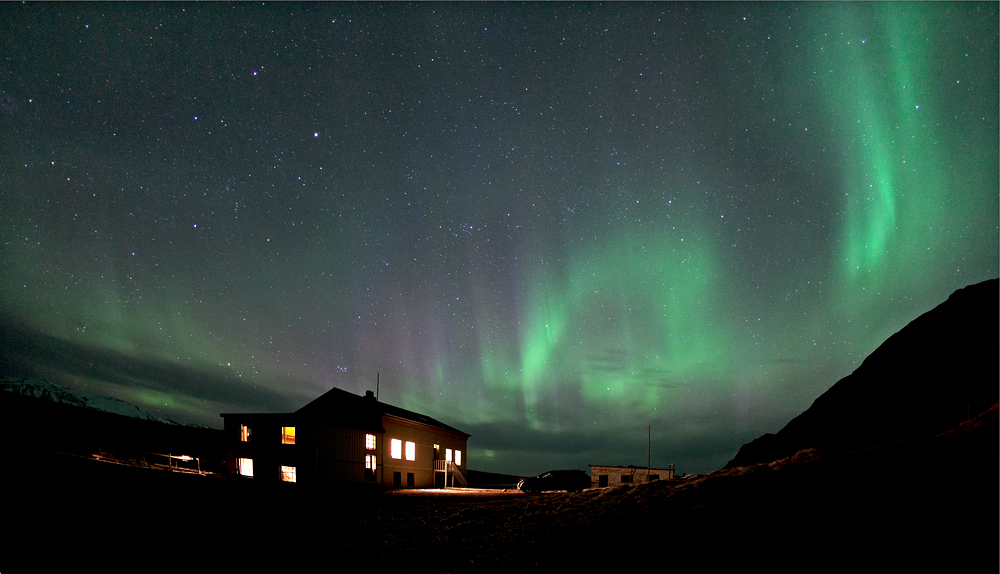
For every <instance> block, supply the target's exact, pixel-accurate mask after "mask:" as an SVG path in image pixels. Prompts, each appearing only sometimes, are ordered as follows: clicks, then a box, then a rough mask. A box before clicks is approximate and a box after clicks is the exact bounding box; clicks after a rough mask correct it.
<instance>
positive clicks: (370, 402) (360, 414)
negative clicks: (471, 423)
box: [295, 388, 470, 438]
mask: <svg viewBox="0 0 1000 574" xmlns="http://www.w3.org/2000/svg"><path fill="white" fill-rule="evenodd" d="M295 415H296V416H305V417H309V418H313V417H322V418H327V417H330V416H334V417H337V418H341V419H343V418H348V419H353V420H355V421H358V422H364V421H368V422H370V423H371V422H375V421H378V425H379V426H381V422H382V421H381V418H382V416H383V415H388V416H392V417H396V418H399V419H403V420H407V421H410V422H415V423H420V424H424V425H427V426H431V427H435V428H439V429H441V430H445V431H448V432H452V433H455V434H459V435H462V436H464V437H465V438H469V436H470V435H469V434H468V433H466V432H462V431H460V430H458V429H457V428H455V427H453V426H449V425H446V424H444V423H443V422H441V421H439V420H437V419H434V418H431V417H429V416H427V415H422V414H420V413H415V412H413V411H408V410H406V409H401V408H399V407H394V406H392V405H390V404H386V403H383V402H380V401H377V400H376V399H375V395H373V394H372V392H371V391H368V394H367V395H366V396H363V397H361V396H358V395H355V394H354V393H349V392H347V391H344V390H341V389H337V388H333V389H330V390H329V391H327V392H326V393H323V394H322V395H320V396H319V397H317V398H316V399H315V400H313V401H312V402H311V403H309V404H307V405H306V406H304V407H302V408H301V409H299V410H297V411H295Z"/></svg>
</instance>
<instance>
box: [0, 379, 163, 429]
mask: <svg viewBox="0 0 1000 574" xmlns="http://www.w3.org/2000/svg"><path fill="white" fill-rule="evenodd" d="M0 390H3V391H7V392H10V393H17V394H19V395H25V396H29V397H35V398H37V399H45V400H49V401H54V402H57V403H63V404H67V405H73V406H76V407H84V408H88V409H95V410H98V411H103V412H106V413H112V414H116V415H123V416H126V417H132V418H136V419H142V420H147V421H155V422H159V423H164V424H169V425H175V424H177V423H175V422H173V421H171V420H168V419H163V418H160V417H158V416H156V415H154V414H152V413H149V412H147V411H144V410H143V409H140V408H139V407H137V406H135V405H133V404H131V403H127V402H125V401H123V400H121V399H116V398H113V397H90V396H86V395H81V394H79V393H75V392H73V391H71V390H69V389H67V388H66V387H63V386H61V385H59V384H56V383H52V382H49V381H46V380H45V379H38V378H30V379H20V378H15V377H0Z"/></svg>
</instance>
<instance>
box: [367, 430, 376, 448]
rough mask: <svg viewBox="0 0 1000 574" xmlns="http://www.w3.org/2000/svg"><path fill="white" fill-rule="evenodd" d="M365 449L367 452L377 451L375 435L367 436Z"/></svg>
mask: <svg viewBox="0 0 1000 574" xmlns="http://www.w3.org/2000/svg"><path fill="white" fill-rule="evenodd" d="M365 449H366V450H375V435H373V434H366V435H365Z"/></svg>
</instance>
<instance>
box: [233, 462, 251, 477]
mask: <svg viewBox="0 0 1000 574" xmlns="http://www.w3.org/2000/svg"><path fill="white" fill-rule="evenodd" d="M236 465H237V466H238V467H239V472H240V474H241V475H243V476H251V477H252V476H253V459H252V458H240V459H236Z"/></svg>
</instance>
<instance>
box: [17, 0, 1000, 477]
mask: <svg viewBox="0 0 1000 574" xmlns="http://www.w3.org/2000/svg"><path fill="white" fill-rule="evenodd" d="M998 22H1000V15H998V4H997V3H996V2H990V3H942V4H935V3H901V4H863V5H861V4H846V3H831V4H826V3H823V4H812V3H806V4H798V3H782V4H742V3H736V4H728V3H726V4H720V3H697V4H652V3H644V4H612V5H601V4H552V5H550V4H545V5H542V4H506V3H502V4H501V3H497V4H462V3H459V4H430V3H427V4H425V3H420V4H413V5H406V4H389V5H379V4H343V5H342V4H320V5H299V4H268V5H251V4H237V5H230V4H209V5H189V4H177V3H169V4H138V5H133V4H129V5H124V4H111V5H109V4H90V3H87V4H26V5H25V4H12V3H5V4H3V5H0V23H2V25H0V56H2V58H0V92H2V93H0V270H2V273H0V323H2V325H3V327H2V334H0V337H2V342H3V353H2V356H0V374H6V375H14V376H40V377H44V378H47V379H49V380H52V381H54V382H59V383H62V384H64V385H65V386H67V387H69V388H71V389H73V390H76V391H79V392H84V393H89V394H94V395H108V396H114V397H117V398H120V399H122V400H126V401H129V402H131V403H133V404H135V405H137V406H140V407H142V408H145V409H147V410H149V411H150V412H153V413H155V414H158V415H160V416H164V417H168V418H172V419H174V420H177V421H180V422H184V423H199V424H206V425H210V426H214V427H217V428H221V424H222V419H221V418H220V417H219V413H221V412H258V411H262V412H287V411H291V410H295V409H298V408H299V407H301V406H302V405H304V404H306V403H307V402H308V401H310V400H312V399H313V398H315V397H317V396H318V395H320V394H321V393H323V392H325V391H326V390H328V389H330V388H332V387H339V388H342V389H345V390H348V391H351V392H355V393H359V394H362V393H364V391H365V390H366V389H372V390H374V389H375V384H376V377H378V378H379V380H380V383H381V384H380V389H379V390H380V398H381V399H382V400H383V401H385V402H388V403H390V404H394V405H397V406H400V407H403V408H407V409H411V410H416V411H418V412H422V413H425V414H427V415H430V416H432V417H435V418H438V419H440V420H442V421H443V422H446V423H448V424H451V425H453V426H456V427H458V428H460V429H462V430H464V431H466V432H468V433H470V434H471V435H472V438H471V439H470V442H469V447H470V448H469V454H468V459H469V465H470V467H471V468H473V469H478V470H486V471H496V472H509V473H524V474H536V473H539V472H542V471H544V470H547V469H550V468H582V469H586V468H587V466H586V465H587V464H624V465H627V464H636V465H643V466H644V465H645V464H646V447H647V444H646V443H647V429H646V428H644V426H643V425H651V430H650V431H649V432H650V434H649V438H650V440H651V445H652V447H651V451H652V452H651V459H652V464H653V465H654V466H656V465H666V464H670V463H674V464H676V465H677V470H678V472H682V473H683V472H686V473H698V472H706V471H711V470H715V469H718V468H721V467H722V466H723V465H724V464H725V463H726V462H727V461H728V460H729V459H730V458H732V457H733V456H734V455H735V453H736V451H737V450H738V449H739V447H740V446H741V445H742V444H743V443H745V442H748V441H750V440H752V439H753V438H756V437H757V436H759V435H761V434H763V433H765V432H776V431H777V430H778V429H780V428H781V427H782V426H784V425H785V423H787V422H788V421H789V420H790V419H791V418H792V417H794V416H796V415H797V414H799V413H800V412H802V411H803V410H805V409H806V408H808V407H809V405H810V404H811V403H812V401H813V400H814V399H815V398H816V397H817V396H819V395H820V394H822V393H823V392H824V391H825V390H826V389H827V388H829V387H830V386H831V385H833V384H834V383H835V382H837V380H839V379H840V378H842V377H844V376H845V375H847V374H849V373H850V372H852V371H853V370H854V369H855V368H857V367H858V365H859V364H860V363H861V361H862V360H863V359H864V358H865V357H866V356H867V355H868V354H869V353H871V352H872V351H873V350H874V349H875V348H876V347H877V346H878V345H879V344H880V343H881V342H882V341H884V340H885V339H886V338H887V337H888V336H890V335H891V334H893V333H894V332H896V331H897V330H899V329H900V328H902V327H903V326H904V325H905V324H906V323H908V322H909V321H911V320H912V319H914V318H916V317H917V316H918V315H920V314H921V313H923V312H925V311H928V310H930V309H931V308H933V307H934V306H935V305H937V304H939V303H941V302H942V301H944V300H945V299H946V298H947V297H948V295H949V294H950V293H951V292H952V291H954V290H955V289H958V288H961V287H964V286H966V285H968V284H970V283H976V282H979V281H982V280H985V279H989V278H993V277H996V276H997V275H998V243H1000V239H998V214H1000V207H998V196H1000V192H998V189H1000V177H998V171H1000V168H998V165H1000V144H998V142H1000V136H998V134H1000V123H998V107H1000V103H998V93H1000V84H998V69H1000V61H998Z"/></svg>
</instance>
